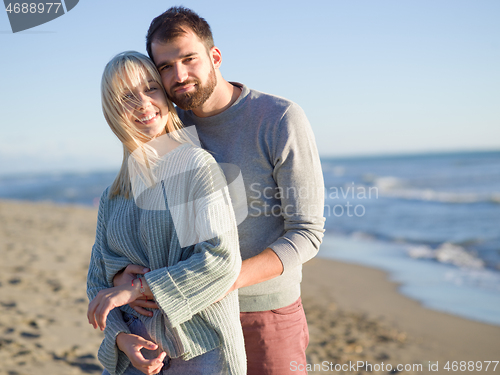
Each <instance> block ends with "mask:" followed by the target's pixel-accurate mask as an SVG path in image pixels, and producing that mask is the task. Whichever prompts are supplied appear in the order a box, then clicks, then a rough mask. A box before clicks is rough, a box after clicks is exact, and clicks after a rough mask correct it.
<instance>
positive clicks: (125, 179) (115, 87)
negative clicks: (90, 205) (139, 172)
mask: <svg viewBox="0 0 500 375" xmlns="http://www.w3.org/2000/svg"><path fill="white" fill-rule="evenodd" d="M148 76H150V77H152V79H153V81H154V82H156V83H158V84H159V85H160V87H161V88H162V89H163V85H162V82H161V77H160V74H159V73H158V70H157V69H156V67H155V65H154V63H153V62H152V61H151V60H150V59H149V58H148V57H147V56H145V55H143V54H141V53H139V52H135V51H126V52H122V53H119V54H118V55H116V56H115V57H113V58H112V59H111V61H110V62H108V64H107V65H106V67H105V68H104V73H103V75H102V81H101V100H102V111H103V113H104V117H105V118H106V121H107V123H108V125H109V127H110V128H111V130H112V131H113V133H115V135H116V136H117V137H118V139H119V140H120V141H121V142H122V144H123V161H122V166H121V168H120V171H119V172H118V175H117V176H116V178H115V181H114V182H113V184H112V185H111V190H110V195H109V197H110V198H112V197H114V196H116V195H123V196H125V197H126V198H129V197H130V194H131V186H130V176H129V171H128V160H129V157H130V156H131V154H132V153H134V155H137V154H140V155H144V161H143V162H144V163H145V165H146V166H147V167H148V168H149V166H150V163H151V162H152V161H153V163H154V160H155V156H156V154H155V151H154V149H152V148H151V147H148V145H147V144H146V143H145V142H144V140H145V139H147V138H149V137H148V136H147V135H145V134H144V133H142V132H141V131H140V130H138V129H137V128H136V127H135V126H134V125H133V124H132V123H131V121H130V120H129V119H128V117H127V109H126V108H127V107H126V105H127V103H126V100H130V99H126V98H125V97H124V96H125V94H126V93H130V92H132V89H133V88H134V87H135V86H137V85H139V84H141V83H144V82H146V84H148V85H149V83H148V78H149V77H148ZM163 91H164V94H165V98H166V100H167V105H168V110H169V119H168V121H167V125H166V127H165V128H166V129H165V130H166V132H167V133H168V136H170V137H171V138H173V139H174V140H176V141H177V142H179V143H186V142H188V143H192V142H191V140H190V139H189V137H188V136H187V135H186V134H185V133H184V132H183V131H182V129H183V125H182V122H181V120H180V119H179V116H178V115H177V112H176V110H175V108H174V106H173V104H172V102H171V101H170V100H169V99H168V98H167V95H166V93H165V90H164V89H163ZM137 150H139V151H140V152H139V153H137V152H134V151H137Z"/></svg>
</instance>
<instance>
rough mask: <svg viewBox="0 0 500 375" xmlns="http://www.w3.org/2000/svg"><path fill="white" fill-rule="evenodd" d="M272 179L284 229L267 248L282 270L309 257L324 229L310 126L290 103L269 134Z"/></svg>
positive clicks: (320, 178) (321, 188)
mask: <svg viewBox="0 0 500 375" xmlns="http://www.w3.org/2000/svg"><path fill="white" fill-rule="evenodd" d="M271 142H272V162H273V165H274V170H273V178H274V180H275V181H276V183H277V185H278V188H279V190H280V191H281V208H282V214H283V217H284V220H285V228H284V229H285V232H284V234H283V235H282V236H281V237H279V238H278V239H277V240H276V241H275V242H273V243H272V244H270V245H269V247H270V248H271V249H272V250H273V251H274V252H275V253H276V254H277V255H278V257H279V258H280V260H281V262H282V263H283V268H284V272H286V271H287V270H289V269H292V268H294V267H296V266H298V265H300V264H303V263H305V262H307V261H308V260H309V259H311V258H313V257H314V256H315V255H316V254H317V252H318V250H319V246H320V244H321V241H322V238H323V232H324V229H323V227H324V222H325V218H324V217H323V210H324V207H323V205H324V182H323V174H322V171H321V162H320V159H319V155H318V151H317V148H316V142H315V139H314V134H313V132H312V129H311V125H310V124H309V121H308V120H307V118H306V115H305V114H304V111H303V110H302V109H301V108H300V107H299V106H298V105H297V104H295V103H292V104H291V105H290V107H289V108H288V109H287V111H286V112H285V113H284V115H283V117H282V118H281V121H280V123H279V125H278V127H277V128H276V133H275V134H273V140H272V141H271Z"/></svg>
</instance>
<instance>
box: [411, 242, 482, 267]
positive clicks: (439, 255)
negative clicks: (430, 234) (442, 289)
mask: <svg viewBox="0 0 500 375" xmlns="http://www.w3.org/2000/svg"><path fill="white" fill-rule="evenodd" d="M408 255H409V256H410V257H412V258H414V259H434V260H437V261H438V262H441V263H447V264H452V265H454V266H457V267H462V268H469V269H483V268H484V266H485V263H484V261H483V260H482V259H479V258H477V257H476V256H474V255H473V254H471V253H470V252H468V251H467V250H465V249H464V248H463V247H462V246H458V245H454V244H452V243H449V242H445V243H444V244H442V245H441V246H439V247H438V248H437V249H431V248H430V247H428V246H425V245H420V246H413V247H410V248H409V249H408Z"/></svg>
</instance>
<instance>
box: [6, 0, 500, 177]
mask: <svg viewBox="0 0 500 375" xmlns="http://www.w3.org/2000/svg"><path fill="white" fill-rule="evenodd" d="M172 5H184V6H187V7H190V8H192V9H193V10H195V11H196V12H198V13H199V14H200V15H201V16H203V17H204V18H205V19H207V21H208V22H209V23H210V25H211V27H212V31H213V33H214V39H215V44H216V45H217V46H218V47H219V48H220V49H221V51H222V57H223V63H222V67H221V71H222V74H223V76H224V77H225V78H226V79H227V80H229V81H238V82H242V83H245V84H246V85H247V86H249V87H251V88H254V89H257V90H259V91H264V92H268V93H272V94H276V95H279V96H283V97H286V98H288V99H291V100H293V101H295V102H297V103H298V104H300V105H301V106H302V107H303V108H304V110H305V112H306V114H307V116H308V118H309V120H310V122H311V125H312V128H313V130H314V133H315V135H316V140H317V144H318V148H319V151H320V155H322V156H344V155H360V154H362V155H366V154H381V153H383V154H386V153H401V152H405V153H406V152H429V151H431V152H434V151H453V150H486V149H500V22H499V19H500V1H498V0H438V1H436V0H323V1H314V0H310V1H305V2H302V1H301V2H298V1H291V0H284V1H281V0H272V1H269V0H266V1H264V0H254V1H245V2H236V1H234V0H233V1H217V0H214V1H206V0H193V1H183V2H172V3H171V2H169V1H165V0H161V1H156V0H147V1H141V0H106V1H86V0H80V2H79V4H78V5H77V6H76V7H75V8H74V9H73V10H71V11H70V12H69V13H67V14H65V15H64V16H62V17H60V18H58V19H56V20H54V21H51V22H49V23H47V24H44V25H41V26H38V27H36V28H33V29H30V30H28V31H24V32H20V33H16V34H13V33H12V32H11V29H10V25H9V23H8V18H7V14H6V12H5V11H3V10H2V11H0V43H1V44H0V45H1V58H0V74H1V77H0V82H1V90H0V105H1V107H0V108H1V110H2V113H3V116H2V118H3V119H2V120H1V121H0V124H1V125H0V126H1V134H0V174H2V173H10V172H16V171H19V172H24V171H36V170H38V171H51V170H64V171H70V170H80V171H81V170H96V169H112V168H117V167H118V166H119V164H120V161H121V156H122V154H121V145H120V143H119V141H118V140H117V139H115V136H114V135H113V134H112V133H111V131H110V130H109V128H108V126H107V124H106V122H105V120H104V118H103V116H102V112H101V106H100V89H99V85H100V79H101V74H102V70H103V68H104V65H105V64H106V63H107V62H108V61H109V59H110V58H111V57H113V56H114V55H115V54H116V53H119V52H122V51H124V50H137V51H140V52H143V53H145V34H146V31H147V28H148V26H149V24H150V22H151V20H152V19H153V18H154V17H155V16H157V15H159V14H160V13H162V12H163V11H164V10H166V9H167V8H168V7H170V6H172Z"/></svg>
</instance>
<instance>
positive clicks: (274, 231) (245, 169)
mask: <svg viewBox="0 0 500 375" xmlns="http://www.w3.org/2000/svg"><path fill="white" fill-rule="evenodd" d="M233 84H234V85H236V86H239V87H241V89H242V93H241V94H240V96H239V98H238V99H237V100H236V102H235V103H234V104H233V105H232V106H231V107H230V108H228V109H227V110H225V111H224V112H222V113H220V114H218V115H215V116H211V117H206V118H201V117H197V116H195V115H194V114H193V112H192V111H183V110H181V109H178V113H179V117H180V118H181V120H182V121H183V123H184V126H186V127H187V126H190V125H196V130H197V132H198V136H199V138H200V140H201V143H202V146H203V147H204V148H205V149H207V150H208V151H210V152H211V154H212V155H213V157H214V158H215V159H216V161H217V162H218V163H230V164H234V165H236V166H238V167H239V168H240V169H241V174H242V177H243V181H244V185H245V191H246V198H247V204H248V216H247V217H246V219H245V220H244V221H243V222H242V223H241V224H239V226H238V234H239V240H240V249H241V256H242V259H247V258H250V257H252V256H255V255H257V254H259V253H261V252H262V251H263V250H264V249H266V248H271V249H272V250H273V251H274V252H275V253H276V254H277V255H278V257H279V259H280V260H281V262H282V263H283V268H284V271H283V274H282V275H281V276H279V277H277V278H274V279H272V280H269V281H266V282H263V283H260V284H256V285H252V286H249V287H245V288H241V289H239V300H240V309H241V311H266V310H273V309H277V308H280V307H284V306H287V305H289V304H291V303H292V302H294V301H295V300H297V298H298V297H299V296H300V282H301V280H302V264H303V263H305V262H307V261H308V260H309V259H311V258H312V257H314V256H315V255H316V254H317V252H318V250H319V245H320V244H321V240H322V237H323V232H324V229H323V227H324V221H325V219H324V217H323V209H324V184H323V175H322V172H321V164H320V160H319V155H318V151H317V148H316V142H315V140H314V134H313V132H312V129H311V126H310V124H309V121H308V120H307V118H306V116H305V114H304V112H303V110H302V109H301V108H300V107H299V106H298V105H297V104H295V103H293V102H291V101H289V100H286V99H283V98H280V97H277V96H273V95H268V94H264V93H261V92H258V91H255V90H250V89H248V88H247V87H246V86H245V85H241V84H238V83H233Z"/></svg>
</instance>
